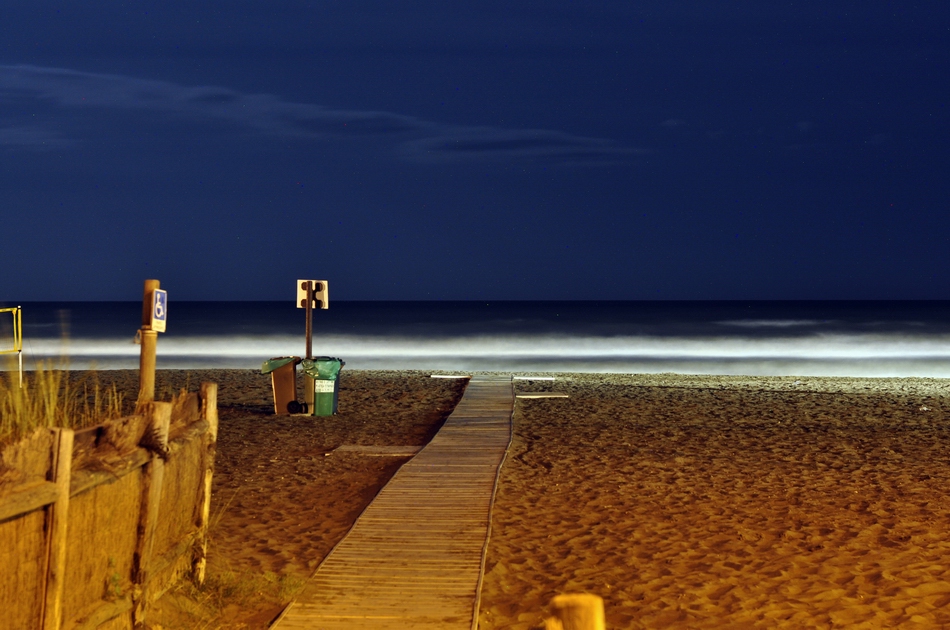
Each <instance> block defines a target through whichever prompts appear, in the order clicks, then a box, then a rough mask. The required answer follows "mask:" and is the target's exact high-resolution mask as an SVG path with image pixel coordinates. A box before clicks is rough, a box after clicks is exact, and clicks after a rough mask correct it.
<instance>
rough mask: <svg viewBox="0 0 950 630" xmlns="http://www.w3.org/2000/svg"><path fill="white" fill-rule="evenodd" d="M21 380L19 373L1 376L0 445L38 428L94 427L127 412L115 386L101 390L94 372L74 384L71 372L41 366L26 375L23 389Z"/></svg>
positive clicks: (9, 372)
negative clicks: (70, 375)
mask: <svg viewBox="0 0 950 630" xmlns="http://www.w3.org/2000/svg"><path fill="white" fill-rule="evenodd" d="M18 380H19V377H18V375H17V373H16V372H13V371H8V372H6V374H0V444H3V443H9V442H13V441H16V440H18V439H20V438H21V437H24V436H26V435H28V434H30V433H32V432H33V431H35V430H36V429H38V428H44V427H45V428H52V427H67V428H72V429H81V428H83V427H89V426H94V425H97V424H101V423H102V422H105V421H107V420H111V419H113V418H118V417H121V416H122V415H123V412H124V411H125V405H124V402H125V401H124V397H123V396H122V395H121V394H120V393H119V392H118V390H117V389H116V387H115V385H113V386H112V387H108V388H103V387H101V386H100V384H99V379H98V377H97V376H96V374H95V373H94V372H93V373H91V374H90V375H89V376H87V377H86V378H83V379H81V380H78V381H75V382H74V381H73V379H71V378H70V377H69V372H68V371H65V370H54V369H50V368H47V367H46V366H45V365H43V364H40V365H39V366H38V367H37V369H36V370H35V371H33V372H28V373H26V374H25V375H24V378H23V387H20V385H19V382H18Z"/></svg>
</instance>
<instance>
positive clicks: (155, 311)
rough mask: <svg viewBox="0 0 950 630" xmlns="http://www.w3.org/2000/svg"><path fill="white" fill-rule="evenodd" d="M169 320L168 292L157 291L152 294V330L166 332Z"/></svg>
mask: <svg viewBox="0 0 950 630" xmlns="http://www.w3.org/2000/svg"><path fill="white" fill-rule="evenodd" d="M167 319H168V291H163V290H161V289H156V290H155V292H154V293H153V294H152V325H151V328H152V330H154V331H156V332H165V321H166V320H167Z"/></svg>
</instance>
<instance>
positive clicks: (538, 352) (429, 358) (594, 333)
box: [0, 299, 950, 378]
mask: <svg viewBox="0 0 950 630" xmlns="http://www.w3.org/2000/svg"><path fill="white" fill-rule="evenodd" d="M2 306H15V305H14V304H5V305H0V307H2ZM22 307H23V346H24V364H25V366H26V368H27V369H31V368H32V367H34V366H35V365H37V364H38V363H39V362H40V361H45V362H47V364H50V363H51V362H52V363H59V364H66V365H68V366H69V367H70V368H73V369H87V368H96V369H117V368H136V367H138V355H139V347H138V346H137V345H136V344H135V336H136V331H137V329H138V328H139V326H140V323H141V303H140V302H81V303H77V302H63V303H53V302H41V303H24V304H22ZM3 315H6V314H0V316H3ZM8 319H11V320H12V318H3V317H0V349H3V346H4V345H6V346H9V345H10V332H11V331H10V322H9V321H7V320H8ZM304 331H305V311H304V310H303V309H298V308H295V305H294V304H293V303H292V302H290V301H287V302H175V301H174V300H173V299H172V301H171V303H170V304H169V308H168V324H167V332H165V333H161V334H159V340H158V367H159V368H249V369H252V368H259V367H260V365H261V363H262V362H263V361H264V360H265V359H268V358H271V357H277V356H294V355H296V356H303V355H304V354H305V353H306V349H305V334H304ZM313 353H314V355H317V356H320V355H325V356H333V357H339V358H342V359H343V360H344V361H345V362H346V366H347V369H420V370H432V371H443V370H444V371H449V370H452V371H518V372H526V371H528V372H530V371H538V372H626V373H659V372H674V373H687V374H738V375H788V376H795V375H801V376H877V377H893V376H930V377H942V378H947V377H950V302H947V301H941V302H830V301H822V302H738V301H730V302H587V301H584V302H491V301H487V302H334V303H333V304H332V306H331V308H330V309H328V310H316V311H314V312H313ZM9 367H10V364H9V363H7V364H5V365H4V369H9Z"/></svg>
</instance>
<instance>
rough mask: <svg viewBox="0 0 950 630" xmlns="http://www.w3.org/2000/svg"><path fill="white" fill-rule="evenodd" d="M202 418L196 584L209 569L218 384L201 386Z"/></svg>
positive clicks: (202, 579) (195, 563) (201, 581)
mask: <svg viewBox="0 0 950 630" xmlns="http://www.w3.org/2000/svg"><path fill="white" fill-rule="evenodd" d="M201 416H202V417H203V418H204V419H205V420H206V421H207V422H208V437H207V442H206V443H205V454H204V469H205V473H204V486H203V489H202V493H203V494H202V497H201V504H200V510H201V511H200V512H199V514H198V543H197V548H196V549H195V560H194V564H193V565H192V575H193V577H194V580H195V582H197V583H198V584H204V581H205V573H206V570H207V567H208V559H207V557H208V525H209V523H210V521H211V477H212V474H213V473H214V452H215V445H216V444H217V441H218V384H217V383H202V384H201Z"/></svg>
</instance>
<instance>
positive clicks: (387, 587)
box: [273, 377, 514, 630]
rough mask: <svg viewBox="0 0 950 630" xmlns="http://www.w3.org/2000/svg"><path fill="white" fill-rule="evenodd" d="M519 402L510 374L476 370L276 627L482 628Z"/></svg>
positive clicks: (293, 629) (300, 629)
mask: <svg viewBox="0 0 950 630" xmlns="http://www.w3.org/2000/svg"><path fill="white" fill-rule="evenodd" d="M513 402H514V396H513V392H512V385H511V379H510V378H504V379H500V378H497V377H496V378H479V377H476V378H473V379H472V380H471V382H470V383H469V385H468V388H467V389H466V390H465V395H464V396H463V397H462V400H461V401H460V402H459V404H458V406H457V407H456V408H455V410H454V411H453V412H452V415H451V416H449V418H448V420H446V422H445V425H444V426H443V427H442V429H441V430H440V431H439V432H438V434H436V436H435V437H434V438H433V439H432V441H431V442H430V443H429V444H428V445H427V446H426V447H425V448H424V449H422V451H420V452H419V454H418V455H416V456H415V457H414V458H413V459H412V460H411V461H409V462H407V463H406V464H405V465H404V466H403V467H402V468H400V469H399V471H398V472H397V473H396V474H395V475H394V476H393V478H392V479H391V480H390V482H389V483H388V484H387V485H386V487H385V488H383V490H382V491H381V492H380V493H379V495H378V496H377V497H376V499H375V500H374V501H373V502H372V503H371V504H370V505H369V507H367V508H366V510H365V511H364V512H363V514H362V515H361V516H360V518H359V519H358V520H357V521H356V524H354V525H353V528H352V529H351V530H350V532H349V533H348V534H347V535H346V537H345V538H344V539H343V540H342V541H340V543H339V544H338V545H337V546H336V547H335V548H334V549H333V551H331V552H330V555H329V556H327V558H326V560H324V562H323V564H321V565H320V567H319V568H318V569H317V572H316V573H315V574H314V576H313V578H311V580H310V581H309V582H308V584H307V586H306V587H305V588H304V590H303V592H302V593H301V595H300V596H299V597H298V598H297V600H296V601H295V602H294V603H293V604H292V605H291V606H290V607H289V608H288V609H287V611H286V612H285V613H284V614H283V615H282V616H281V618H280V619H279V620H278V622H277V623H276V624H275V625H274V626H273V628H276V629H277V630H304V629H306V630H335V629H338V628H347V629H353V630H358V629H363V628H372V629H374V630H383V629H397V628H398V629H400V630H402V629H405V628H420V629H430V628H431V629H435V628H439V629H446V630H448V629H453V630H454V629H459V630H463V629H464V630H470V629H472V628H474V620H475V618H476V616H477V613H478V596H479V590H480V587H481V578H482V571H483V569H484V564H483V563H484V556H485V547H486V543H487V540H488V532H489V525H490V522H491V521H490V518H491V503H492V499H493V497H494V489H495V483H496V479H497V476H498V471H499V469H500V468H501V464H502V461H503V460H504V457H505V453H506V452H507V449H508V445H509V443H510V441H511V412H512V405H513Z"/></svg>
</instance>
